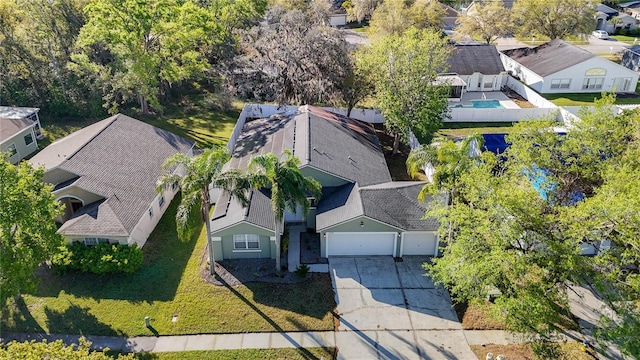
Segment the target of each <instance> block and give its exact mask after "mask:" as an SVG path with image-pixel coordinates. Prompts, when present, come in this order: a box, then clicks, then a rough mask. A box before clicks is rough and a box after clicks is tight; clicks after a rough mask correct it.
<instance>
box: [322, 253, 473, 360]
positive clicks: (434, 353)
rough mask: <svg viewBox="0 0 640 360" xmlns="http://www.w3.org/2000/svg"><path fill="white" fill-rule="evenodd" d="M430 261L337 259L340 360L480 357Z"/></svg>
mask: <svg viewBox="0 0 640 360" xmlns="http://www.w3.org/2000/svg"><path fill="white" fill-rule="evenodd" d="M426 261H428V257H422V256H406V257H405V258H404V259H403V261H401V262H395V261H394V259H393V258H392V257H390V256H372V257H332V258H329V271H330V273H331V280H332V285H333V289H334V293H335V296H336V303H337V309H338V313H339V314H340V325H339V327H338V332H336V346H337V347H338V358H339V359H475V356H474V355H473V353H472V352H471V349H470V348H469V346H468V344H467V342H466V340H465V338H464V334H463V332H462V327H461V325H460V322H459V321H458V319H457V316H456V314H455V311H454V310H453V308H452V306H451V299H450V298H449V294H448V292H447V291H446V290H444V289H443V288H441V287H436V286H434V284H433V281H432V280H431V279H430V278H429V277H427V276H424V273H425V271H424V270H423V269H422V264H423V263H424V262H426Z"/></svg>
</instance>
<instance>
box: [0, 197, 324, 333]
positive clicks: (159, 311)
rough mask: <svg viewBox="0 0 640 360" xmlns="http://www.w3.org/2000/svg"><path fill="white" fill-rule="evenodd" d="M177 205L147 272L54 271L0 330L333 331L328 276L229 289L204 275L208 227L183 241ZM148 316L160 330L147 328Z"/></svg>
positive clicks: (148, 258) (155, 239) (162, 226)
mask: <svg viewBox="0 0 640 360" xmlns="http://www.w3.org/2000/svg"><path fill="white" fill-rule="evenodd" d="M177 203H178V199H175V201H174V202H172V204H171V206H170V207H169V209H168V210H167V212H166V213H165V215H164V216H163V218H162V220H161V221H160V223H159V224H158V226H157V227H156V229H155V230H154V232H153V233H152V234H151V236H150V237H149V240H148V242H147V244H146V245H145V247H144V253H145V265H144V267H143V268H142V269H141V270H140V271H139V272H137V273H136V274H134V275H132V276H130V277H127V276H97V275H91V274H67V275H61V276H60V275H55V274H53V273H50V272H46V274H43V275H40V277H41V278H40V284H39V287H38V289H37V291H35V292H33V293H28V294H24V296H23V299H22V300H21V301H18V302H17V303H15V302H10V303H9V306H7V307H4V308H2V312H1V314H2V319H1V322H0V328H1V329H2V330H3V331H8V332H34V333H56V334H64V333H69V334H84V335H111V336H137V335H153V334H154V333H155V334H160V335H177V334H199V333H239V332H263V331H298V330H333V315H332V311H333V309H334V307H335V302H334V299H333V291H332V289H331V281H330V278H329V275H328V274H314V276H313V277H312V278H311V279H310V280H309V281H307V282H303V283H299V284H291V285H280V284H268V283H248V284H246V286H238V287H233V288H227V287H218V286H215V285H211V284H209V283H206V282H205V281H204V280H203V279H202V277H201V276H200V272H201V270H202V259H203V255H204V250H205V243H206V236H205V232H204V227H203V226H201V224H194V228H195V229H197V231H196V232H195V234H194V236H192V238H191V239H190V240H187V241H181V240H179V239H178V238H177V234H176V229H175V218H174V217H175V213H176V208H177ZM145 316H149V317H150V318H151V325H152V326H153V328H154V332H152V331H150V330H149V329H147V328H146V327H145V326H144V317H145ZM173 317H176V321H175V322H173V321H172V318H173Z"/></svg>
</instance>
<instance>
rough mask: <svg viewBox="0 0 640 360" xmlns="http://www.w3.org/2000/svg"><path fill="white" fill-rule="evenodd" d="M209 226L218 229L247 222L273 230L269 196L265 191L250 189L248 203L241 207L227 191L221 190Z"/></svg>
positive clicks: (273, 219) (273, 222)
mask: <svg viewBox="0 0 640 360" xmlns="http://www.w3.org/2000/svg"><path fill="white" fill-rule="evenodd" d="M211 219H212V222H211V227H212V229H214V231H220V230H222V229H225V228H227V227H229V226H232V225H235V224H238V223H241V222H247V223H249V224H253V225H257V226H260V227H263V228H265V229H268V230H271V231H275V227H274V224H275V216H274V214H273V211H272V210H271V198H270V197H269V194H268V193H267V192H265V191H259V190H251V194H250V203H249V206H247V207H246V208H244V207H242V205H241V204H240V202H238V200H236V199H235V198H230V195H229V193H228V192H222V193H221V194H220V197H219V199H218V201H217V202H216V206H215V208H214V209H213V215H212V216H211Z"/></svg>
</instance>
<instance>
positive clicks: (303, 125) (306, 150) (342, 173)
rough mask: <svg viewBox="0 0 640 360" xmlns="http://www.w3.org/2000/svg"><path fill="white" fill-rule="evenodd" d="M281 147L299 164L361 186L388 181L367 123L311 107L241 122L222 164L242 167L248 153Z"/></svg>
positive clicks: (378, 148)
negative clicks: (237, 134) (226, 162)
mask: <svg viewBox="0 0 640 360" xmlns="http://www.w3.org/2000/svg"><path fill="white" fill-rule="evenodd" d="M284 149H290V150H292V152H293V155H294V156H296V157H297V158H298V159H300V162H301V163H302V165H303V166H304V165H309V166H312V167H314V168H316V169H319V170H322V171H324V172H326V173H328V174H333V175H335V176H338V177H341V178H344V179H348V180H351V181H354V182H358V183H359V184H361V185H369V184H377V183H382V182H387V181H391V175H390V174H389V170H388V168H387V166H386V162H385V160H384V154H383V152H382V147H381V146H380V143H379V141H378V137H377V135H376V133H375V130H374V128H373V126H372V125H371V124H369V123H366V122H363V121H359V120H355V119H351V118H348V117H346V116H342V115H338V114H335V113H332V112H329V111H325V110H322V109H320V108H317V107H314V106H303V107H301V108H300V109H299V110H298V112H296V113H295V114H291V115H280V114H278V115H273V116H271V117H269V118H266V119H257V120H252V121H248V122H247V123H245V124H244V127H243V128H242V132H241V134H240V136H239V137H238V140H237V141H236V146H235V148H234V150H233V153H232V155H231V160H230V161H229V163H228V164H227V165H226V167H227V168H235V169H245V168H246V167H247V164H248V163H249V161H250V160H251V158H252V157H254V156H258V155H261V154H265V153H273V154H275V155H276V156H280V155H281V154H282V153H283V151H284Z"/></svg>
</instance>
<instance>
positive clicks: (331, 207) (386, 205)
mask: <svg viewBox="0 0 640 360" xmlns="http://www.w3.org/2000/svg"><path fill="white" fill-rule="evenodd" d="M423 185H424V183H423V182H408V181H407V182H401V181H395V182H389V183H384V184H377V185H371V186H366V187H361V188H360V187H358V186H357V185H356V186H354V187H352V188H351V189H350V192H349V194H348V196H345V193H344V192H345V191H347V190H349V189H348V188H346V187H343V188H342V189H340V190H339V191H336V192H335V193H334V194H332V196H331V197H330V198H329V199H326V200H322V201H321V202H320V204H318V210H317V217H316V226H317V229H318V230H319V231H320V230H323V229H328V228H330V227H332V226H335V225H337V224H340V223H343V222H346V221H349V220H353V219H356V218H358V217H360V216H366V217H368V218H371V219H374V220H377V221H380V222H382V223H385V224H388V225H391V226H393V227H395V228H398V229H400V230H402V231H435V230H437V229H438V227H439V226H440V223H439V222H438V221H437V220H436V219H434V218H428V219H423V217H424V214H425V212H426V210H427V206H426V203H428V202H430V201H433V199H431V198H428V199H426V200H425V202H424V203H423V202H420V201H419V200H418V194H419V193H420V190H421V189H422V186H423ZM340 204H342V205H340Z"/></svg>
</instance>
